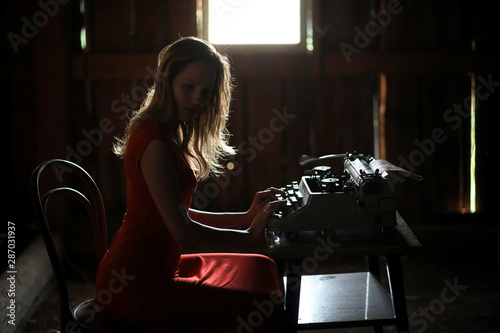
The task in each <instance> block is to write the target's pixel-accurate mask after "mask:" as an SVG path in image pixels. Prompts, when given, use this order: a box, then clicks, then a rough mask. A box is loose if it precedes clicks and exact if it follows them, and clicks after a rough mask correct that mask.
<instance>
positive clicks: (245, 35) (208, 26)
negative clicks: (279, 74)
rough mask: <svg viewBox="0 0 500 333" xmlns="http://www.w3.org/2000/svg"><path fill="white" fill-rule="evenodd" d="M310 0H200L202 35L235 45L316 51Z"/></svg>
mask: <svg viewBox="0 0 500 333" xmlns="http://www.w3.org/2000/svg"><path fill="white" fill-rule="evenodd" d="M306 2H307V4H306ZM310 2H311V1H310V0H251V1H250V0H198V1H197V24H198V36H199V37H202V38H205V39H207V40H209V41H210V42H211V43H213V44H217V45H230V46H231V48H233V47H234V46H236V47H238V46H243V45H244V46H253V47H255V46H259V47H262V46H264V48H265V46H268V47H269V46H280V47H283V48H286V49H287V50H291V49H293V48H300V49H302V50H306V49H307V50H309V51H312V22H311V20H310V19H309V18H308V17H309V16H310V15H307V13H308V12H310V11H309V10H307V7H309V6H310ZM311 13H312V11H311ZM309 26H311V28H308V27H309ZM287 46H288V47H287Z"/></svg>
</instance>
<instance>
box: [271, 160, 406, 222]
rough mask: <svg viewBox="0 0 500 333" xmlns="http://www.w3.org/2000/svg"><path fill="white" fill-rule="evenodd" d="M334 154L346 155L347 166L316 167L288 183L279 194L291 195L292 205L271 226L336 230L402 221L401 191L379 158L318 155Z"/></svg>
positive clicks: (288, 196)
mask: <svg viewBox="0 0 500 333" xmlns="http://www.w3.org/2000/svg"><path fill="white" fill-rule="evenodd" d="M330 156H331V157H335V158H337V157H342V158H343V166H344V170H342V171H341V172H335V171H333V170H332V168H331V167H330V166H316V167H314V168H313V169H312V170H309V171H308V172H307V173H306V175H304V176H302V178H301V179H300V181H293V182H292V183H291V184H288V185H286V186H285V187H282V188H281V189H282V190H283V191H284V192H285V195H284V196H281V195H280V196H279V198H278V199H286V201H287V205H286V207H285V208H283V209H282V210H281V211H277V212H274V213H273V214H272V215H271V217H270V219H269V222H268V226H267V230H268V231H270V232H273V231H283V232H288V231H289V232H295V231H335V230H340V229H367V228H383V227H388V226H395V225H396V209H397V199H396V193H395V192H394V187H393V186H390V184H389V181H388V179H387V173H386V172H385V171H383V170H379V169H377V168H376V165H377V164H376V163H375V162H376V160H374V159H373V158H372V157H369V156H365V155H363V154H357V153H347V154H335V155H327V156H323V157H321V158H316V160H319V159H322V158H325V157H330ZM302 162H303V163H302ZM307 162H308V161H301V164H303V165H304V164H307Z"/></svg>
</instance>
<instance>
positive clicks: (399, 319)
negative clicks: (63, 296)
mask: <svg viewBox="0 0 500 333" xmlns="http://www.w3.org/2000/svg"><path fill="white" fill-rule="evenodd" d="M385 258H386V261H387V277H388V279H389V287H390V291H391V296H392V306H393V309H394V313H395V314H396V325H397V331H398V333H404V332H409V331H410V330H409V325H408V313H407V310H406V299H405V291H404V283H403V271H402V268H401V258H400V256H399V255H386V256H385Z"/></svg>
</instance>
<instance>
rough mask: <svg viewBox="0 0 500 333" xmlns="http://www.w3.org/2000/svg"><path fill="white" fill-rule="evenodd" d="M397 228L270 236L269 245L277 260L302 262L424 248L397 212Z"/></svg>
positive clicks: (405, 251) (407, 251)
mask: <svg viewBox="0 0 500 333" xmlns="http://www.w3.org/2000/svg"><path fill="white" fill-rule="evenodd" d="M395 214H396V222H397V225H396V226H394V227H384V228H373V229H351V230H336V231H332V232H320V231H307V232H300V233H283V232H267V237H266V241H267V245H268V248H269V253H270V256H271V257H272V258H274V259H301V258H306V257H309V256H325V255H327V254H328V255H330V256H334V255H370V254H405V253H409V252H411V251H413V250H416V249H418V248H420V247H421V244H420V242H419V241H418V239H417V238H416V237H415V235H414V234H413V232H412V231H411V229H410V228H409V227H408V225H407V224H406V222H405V221H404V219H403V217H402V216H401V215H400V214H399V212H396V213H395Z"/></svg>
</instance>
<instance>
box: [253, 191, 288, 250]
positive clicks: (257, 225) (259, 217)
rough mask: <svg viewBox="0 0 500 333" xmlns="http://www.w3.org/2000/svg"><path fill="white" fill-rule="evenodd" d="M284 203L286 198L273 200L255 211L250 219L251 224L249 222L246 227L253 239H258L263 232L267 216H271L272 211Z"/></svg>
mask: <svg viewBox="0 0 500 333" xmlns="http://www.w3.org/2000/svg"><path fill="white" fill-rule="evenodd" d="M285 205H286V200H275V201H270V202H267V203H266V204H264V205H263V207H262V208H261V209H260V210H259V211H257V212H256V214H255V216H254V218H253V220H252V224H250V227H249V228H248V229H247V230H248V233H249V234H250V235H251V236H252V238H254V239H255V240H257V239H259V238H260V237H261V236H262V234H263V233H264V229H265V228H266V225H267V220H268V219H269V216H271V214H272V213H273V212H275V211H277V210H280V209H281V208H283V207H284V206H285Z"/></svg>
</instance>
